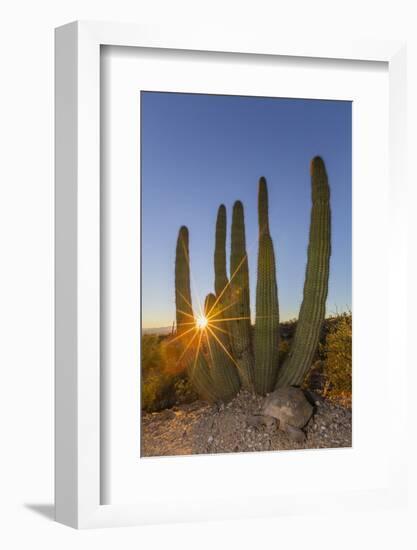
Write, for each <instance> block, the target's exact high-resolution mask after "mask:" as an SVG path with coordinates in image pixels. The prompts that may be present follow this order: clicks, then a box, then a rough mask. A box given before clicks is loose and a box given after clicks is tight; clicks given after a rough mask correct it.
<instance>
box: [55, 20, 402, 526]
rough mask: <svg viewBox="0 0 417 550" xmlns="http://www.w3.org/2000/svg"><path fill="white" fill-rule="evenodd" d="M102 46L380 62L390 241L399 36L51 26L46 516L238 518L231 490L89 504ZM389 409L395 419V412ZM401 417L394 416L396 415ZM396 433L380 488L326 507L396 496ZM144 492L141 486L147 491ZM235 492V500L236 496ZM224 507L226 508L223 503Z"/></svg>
mask: <svg viewBox="0 0 417 550" xmlns="http://www.w3.org/2000/svg"><path fill="white" fill-rule="evenodd" d="M102 45H113V46H129V47H141V48H165V49H173V50H195V51H207V52H230V53H242V54H263V55H273V56H274V55H276V56H283V55H285V56H291V57H303V58H327V59H334V60H346V59H348V60H358V61H382V62H386V63H388V70H389V114H388V116H389V140H390V142H389V156H390V158H389V160H390V174H389V178H390V191H391V194H392V196H393V197H396V199H397V200H396V204H395V211H394V210H393V216H392V218H391V220H390V224H391V227H392V232H391V233H392V238H393V240H397V241H398V240H401V238H402V235H403V234H404V225H403V217H402V212H403V208H404V204H403V202H402V201H403V199H401V196H402V190H403V189H404V188H405V185H406V182H405V172H404V165H405V158H404V154H405V153H404V152H405V149H406V147H405V145H406V144H405V119H406V110H405V77H406V75H405V67H406V64H405V44H404V43H402V42H399V41H398V42H394V41H384V40H380V41H378V40H372V41H343V40H341V41H338V42H334V41H332V42H327V41H325V40H323V41H321V40H311V39H305V40H294V41H293V42H292V43H289V42H288V41H287V40H280V39H279V37H273V36H270V35H269V36H263V35H262V33H261V32H259V33H256V32H255V33H254V32H252V33H250V34H247V33H243V32H242V33H239V32H238V31H236V32H230V30H229V29H227V30H226V29H224V30H222V29H217V30H216V33H215V35H214V34H213V33H212V32H211V31H210V29H204V28H194V29H187V30H186V31H184V29H181V32H180V31H179V30H178V29H170V28H169V27H167V28H162V27H145V26H137V25H126V24H113V23H90V22H75V23H70V24H68V25H65V26H63V27H60V28H58V29H57V30H56V60H55V63H56V241H55V242H56V245H55V246H56V374H55V376H56V419H55V426H56V470H55V476H56V500H55V505H56V519H57V521H60V522H62V523H65V524H67V525H70V526H72V527H77V528H85V527H104V526H120V525H132V524H139V523H152V522H160V521H175V520H186V519H202V518H203V517H204V518H222V517H225V518H227V517H232V518H233V517H245V516H248V515H251V514H248V510H247V508H246V507H245V506H243V505H240V504H241V503H239V502H238V500H239V499H235V500H236V502H233V499H229V500H227V501H226V500H225V499H224V495H221V494H220V495H219V498H218V500H211V501H210V502H207V503H206V504H205V505H204V506H203V505H200V507H199V510H198V511H197V513H195V514H192V515H190V514H188V517H186V512H185V508H181V506H178V503H176V502H175V500H171V501H169V500H167V501H166V505H165V506H164V509H163V510H161V509H160V508H159V512H158V510H157V509H156V508H155V506H152V505H149V507H147V509H144V507H143V506H142V507H140V506H138V505H135V504H128V503H126V504H117V505H113V504H106V505H103V504H101V496H100V494H101V475H100V464H101V452H102V447H101V445H100V439H101V435H100V434H101V422H100V417H101V414H103V411H102V410H101V402H100V349H101V348H100V322H101V321H100V48H101V46H102ZM395 265H396V272H395V277H396V278H397V280H398V279H401V280H404V281H405V260H404V255H403V253H402V251H401V250H399V251H398V256H397V258H396V262H395ZM389 308H390V314H392V315H394V316H396V317H397V318H398V317H399V316H401V315H405V296H403V295H400V297H399V299H396V300H390V302H389ZM398 361H399V364H400V366H399V367H398V370H399V374H398V378H397V379H398V389H397V391H399V392H400V395H405V393H406V389H405V379H406V359H405V352H403V355H401V352H400V353H399V356H398ZM397 414H398V415H399V416H398V418H399V419H401V418H404V416H405V410H404V409H400V410H399V411H398V413H397ZM401 415H403V416H401ZM403 442H404V434H403V433H402V430H401V429H400V428H399V430H398V433H397V438H396V449H395V452H393V453H391V455H390V472H391V473H390V475H389V476H388V479H387V483H386V486H385V487H384V489H383V490H373V489H370V490H369V491H361V492H357V493H356V494H350V493H348V492H346V493H340V494H339V495H338V497H337V499H335V498H334V497H332V499H333V500H332V507H334V506H340V508H341V509H342V510H343V509H347V508H349V507H354V508H357V507H358V505H359V503H360V505H361V506H362V507H366V506H377V505H384V506H386V505H388V506H390V505H395V504H396V503H398V502H400V501H402V500H403V499H404V498H405V488H406V478H405V471H404V468H403V463H404V460H405V458H404V445H403ZM149 498H150V500H151V495H149ZM240 500H241V499H240ZM313 502H314V503H315V509H316V510H317V509H321V508H323V509H324V508H325V504H324V502H325V499H324V498H322V499H320V498H318V496H317V494H314V493H312V494H300V493H299V492H298V493H297V492H294V494H288V495H287V496H286V498H285V501H284V500H282V501H268V502H266V503H265V507H264V508H262V507H259V508H258V510H257V513H255V514H253V515H267V514H270V515H271V514H279V513H289V512H299V513H303V512H306V511H308V510H309V509H310V508H311V506H312V503H313ZM230 505H231V506H230Z"/></svg>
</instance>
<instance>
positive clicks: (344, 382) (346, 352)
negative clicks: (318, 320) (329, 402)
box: [320, 313, 352, 399]
mask: <svg viewBox="0 0 417 550" xmlns="http://www.w3.org/2000/svg"><path fill="white" fill-rule="evenodd" d="M320 355H322V358H323V361H322V367H323V374H324V377H325V387H324V393H325V394H327V395H329V396H330V397H340V398H346V399H351V395H352V315H351V314H350V313H343V314H341V315H338V316H337V317H335V318H333V319H332V322H331V323H330V324H329V329H328V332H327V334H326V337H325V341H324V343H323V344H321V346H320Z"/></svg>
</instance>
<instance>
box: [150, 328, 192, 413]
mask: <svg viewBox="0 0 417 550" xmlns="http://www.w3.org/2000/svg"><path fill="white" fill-rule="evenodd" d="M181 354H182V350H181V346H180V345H179V344H177V342H170V338H168V337H166V336H158V335H153V334H146V335H143V336H142V352H141V359H142V364H141V368H142V388H141V392H142V395H141V405H142V409H144V410H146V411H149V412H153V411H159V410H162V409H166V408H168V407H172V406H173V405H176V404H180V403H189V402H191V401H195V399H197V396H196V394H195V393H194V392H193V390H192V388H191V385H190V383H189V381H188V378H187V376H186V374H185V369H184V364H183V362H182V361H180V359H181Z"/></svg>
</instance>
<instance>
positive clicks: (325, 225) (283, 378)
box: [277, 157, 331, 387]
mask: <svg viewBox="0 0 417 550" xmlns="http://www.w3.org/2000/svg"><path fill="white" fill-rule="evenodd" d="M310 171H311V190H312V209H311V219H310V236H309V244H308V252H307V267H306V275H305V282H304V293H303V301H302V304H301V308H300V314H299V316H298V323H297V328H296V331H295V335H294V339H293V342H292V345H291V349H290V352H289V354H288V357H287V359H286V361H285V362H284V364H283V366H282V368H281V369H280V371H279V374H278V379H277V387H281V386H290V385H294V386H298V385H301V384H302V382H303V380H304V378H305V376H306V374H307V372H308V370H309V369H310V367H311V363H312V360H313V357H314V354H315V352H316V349H317V345H318V342H319V338H320V331H321V327H322V323H323V320H324V316H325V312H326V298H327V290H328V281H329V260H330V252H331V251H330V238H331V235H330V233H331V213H330V189H329V184H328V180H327V173H326V168H325V165H324V162H323V160H322V159H321V158H320V157H315V158H314V159H313V160H312V161H311V166H310Z"/></svg>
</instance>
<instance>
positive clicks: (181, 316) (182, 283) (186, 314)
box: [175, 225, 194, 334]
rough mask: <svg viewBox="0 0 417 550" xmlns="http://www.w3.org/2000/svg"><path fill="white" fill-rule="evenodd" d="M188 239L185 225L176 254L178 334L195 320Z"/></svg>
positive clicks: (180, 234)
mask: <svg viewBox="0 0 417 550" xmlns="http://www.w3.org/2000/svg"><path fill="white" fill-rule="evenodd" d="M188 240H189V239H188V229H187V227H185V226H184V225H183V226H182V227H181V228H180V230H179V233H178V239H177V248H176V254H175V309H176V320H177V333H178V334H183V333H184V332H186V331H187V330H188V329H189V328H190V327H191V326H192V324H191V323H193V322H194V313H193V306H192V301H191V285H190V253H189V243H188Z"/></svg>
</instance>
